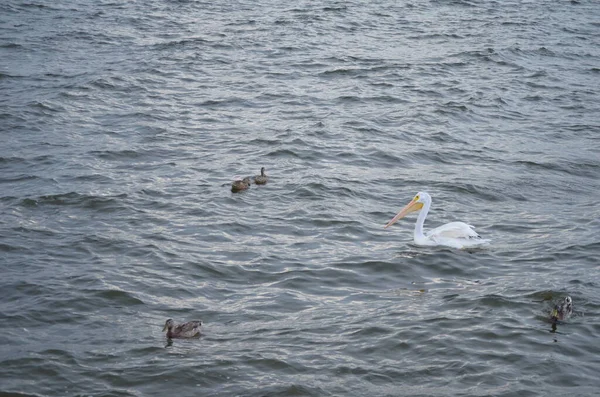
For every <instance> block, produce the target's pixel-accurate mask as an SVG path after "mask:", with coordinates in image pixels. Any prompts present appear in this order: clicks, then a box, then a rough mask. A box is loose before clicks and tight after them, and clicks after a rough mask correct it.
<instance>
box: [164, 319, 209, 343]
mask: <svg viewBox="0 0 600 397" xmlns="http://www.w3.org/2000/svg"><path fill="white" fill-rule="evenodd" d="M201 325H202V322H200V321H188V322H187V323H183V324H175V322H174V321H173V320H171V319H168V320H167V321H166V322H165V326H164V328H163V332H165V330H166V331H167V338H169V339H173V338H193V337H195V336H200V326H201Z"/></svg>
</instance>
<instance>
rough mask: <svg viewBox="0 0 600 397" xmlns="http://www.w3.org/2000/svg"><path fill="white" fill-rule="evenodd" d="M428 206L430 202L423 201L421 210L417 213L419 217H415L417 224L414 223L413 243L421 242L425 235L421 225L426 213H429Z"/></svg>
mask: <svg viewBox="0 0 600 397" xmlns="http://www.w3.org/2000/svg"><path fill="white" fill-rule="evenodd" d="M430 206H431V201H429V200H427V201H425V203H423V208H422V209H421V211H420V212H419V216H418V217H417V223H415V234H414V237H415V242H417V241H419V240H423V239H424V238H425V233H423V224H424V223H425V218H427V213H428V212H429V207H430Z"/></svg>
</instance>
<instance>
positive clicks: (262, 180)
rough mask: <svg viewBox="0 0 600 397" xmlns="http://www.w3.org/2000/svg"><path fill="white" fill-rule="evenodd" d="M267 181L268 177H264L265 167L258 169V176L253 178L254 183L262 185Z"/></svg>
mask: <svg viewBox="0 0 600 397" xmlns="http://www.w3.org/2000/svg"><path fill="white" fill-rule="evenodd" d="M268 181H269V177H268V176H266V175H265V167H262V168H261V169H260V175H257V176H255V177H254V183H256V184H257V185H264V184H266V183H267V182H268Z"/></svg>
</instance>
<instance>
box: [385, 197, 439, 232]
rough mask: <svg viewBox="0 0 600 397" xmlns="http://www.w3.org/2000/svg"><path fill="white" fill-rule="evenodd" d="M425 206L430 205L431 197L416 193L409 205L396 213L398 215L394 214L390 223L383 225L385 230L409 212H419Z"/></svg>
mask: <svg viewBox="0 0 600 397" xmlns="http://www.w3.org/2000/svg"><path fill="white" fill-rule="evenodd" d="M427 204H431V196H430V195H429V193H427V192H419V193H417V194H416V196H415V197H413V199H412V200H411V201H410V203H408V204H407V205H406V206H405V207H404V208H402V209H401V210H400V212H398V214H396V216H395V217H394V218H393V219H392V220H391V221H389V222H388V224H387V225H385V228H388V227H390V226H392V225H393V224H394V223H396V221H398V220H399V219H401V218H404V217H405V216H406V215H408V214H410V213H411V212H416V211H420V210H421V208H423V206H425V205H427Z"/></svg>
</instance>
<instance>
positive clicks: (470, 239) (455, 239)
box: [385, 192, 489, 248]
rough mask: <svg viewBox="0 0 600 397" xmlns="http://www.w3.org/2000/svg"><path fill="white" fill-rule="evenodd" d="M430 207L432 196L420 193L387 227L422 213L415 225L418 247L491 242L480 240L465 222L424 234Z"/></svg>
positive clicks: (450, 224)
mask: <svg viewBox="0 0 600 397" xmlns="http://www.w3.org/2000/svg"><path fill="white" fill-rule="evenodd" d="M429 207H431V196H430V195H429V194H428V193H425V192H419V193H417V195H416V196H415V197H414V198H413V199H412V200H411V202H410V203H408V204H407V205H406V207H404V208H402V210H400V212H398V214H397V215H396V216H395V217H394V218H393V219H392V220H391V221H389V222H388V224H387V225H385V227H386V228H388V227H390V226H392V225H393V224H394V223H396V221H397V220H398V219H400V218H403V217H405V216H406V215H408V214H410V213H411V212H415V211H421V212H420V213H419V217H418V218H417V223H416V224H415V233H414V240H415V244H416V245H444V246H447V247H452V248H468V247H475V246H478V245H482V244H486V243H488V242H489V240H484V239H482V238H480V237H479V234H477V233H476V232H475V230H473V229H474V227H473V226H471V225H467V224H466V223H463V222H450V223H446V224H445V225H442V226H440V227H436V228H435V229H432V230H430V231H428V232H427V233H423V223H424V222H425V218H426V217H427V213H428V212H429Z"/></svg>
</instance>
